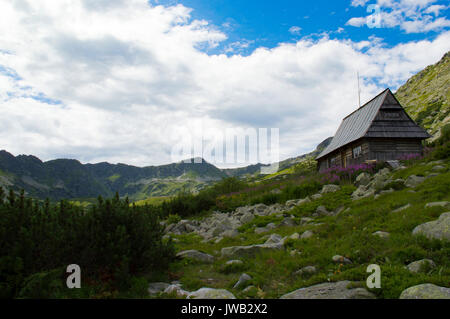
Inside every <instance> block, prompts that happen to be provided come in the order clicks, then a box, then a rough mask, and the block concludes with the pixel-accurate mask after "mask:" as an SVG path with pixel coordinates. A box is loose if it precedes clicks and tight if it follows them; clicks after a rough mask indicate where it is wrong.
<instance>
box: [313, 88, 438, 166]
mask: <svg viewBox="0 0 450 319" xmlns="http://www.w3.org/2000/svg"><path fill="white" fill-rule="evenodd" d="M382 106H383V107H384V108H389V109H392V108H394V109H397V110H402V111H403V112H404V113H405V114H406V117H407V118H408V119H409V121H406V125H405V123H402V126H403V127H405V129H399V127H394V125H392V124H390V125H389V126H386V125H384V124H383V123H382V124H383V125H380V126H379V127H381V128H382V129H377V127H378V126H377V125H374V120H375V118H376V116H377V114H378V112H379V110H380V108H382ZM386 128H387V129H386ZM362 137H410V138H412V137H413V138H422V139H426V138H429V137H430V135H429V134H428V133H427V132H426V131H424V130H423V129H422V128H421V127H419V126H418V125H417V124H415V123H414V121H413V120H412V119H411V118H410V117H409V116H408V115H407V113H406V112H405V111H404V110H403V108H402V107H401V105H400V103H399V102H398V101H397V99H396V98H395V96H394V94H393V93H392V92H391V90H390V89H386V90H384V91H383V92H381V93H380V94H378V95H377V96H375V97H374V98H373V99H372V100H370V101H369V102H367V103H366V104H364V105H363V106H361V107H360V108H359V109H357V110H356V111H354V112H353V113H351V114H349V115H347V116H346V117H345V118H344V119H343V120H342V123H341V125H340V126H339V128H338V130H337V132H336V135H335V136H334V137H333V140H332V141H331V143H330V144H329V145H328V147H327V148H325V149H324V150H323V151H322V153H320V154H319V156H317V159H319V158H321V157H324V156H325V155H328V154H330V153H332V152H333V151H335V150H337V149H339V148H341V147H342V146H345V145H347V144H349V143H351V142H354V141H356V140H358V139H360V138H362Z"/></svg>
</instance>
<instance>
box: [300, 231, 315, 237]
mask: <svg viewBox="0 0 450 319" xmlns="http://www.w3.org/2000/svg"><path fill="white" fill-rule="evenodd" d="M313 236H314V233H313V232H312V231H310V230H307V231H305V232H304V233H303V234H302V235H301V236H300V238H301V239H308V238H311V237H313Z"/></svg>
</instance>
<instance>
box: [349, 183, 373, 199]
mask: <svg viewBox="0 0 450 319" xmlns="http://www.w3.org/2000/svg"><path fill="white" fill-rule="evenodd" d="M373 195H375V189H373V188H369V187H367V186H364V185H360V186H359V187H358V188H357V189H356V190H355V191H354V192H353V193H352V199H353V200H357V199H361V198H365V197H369V196H373Z"/></svg>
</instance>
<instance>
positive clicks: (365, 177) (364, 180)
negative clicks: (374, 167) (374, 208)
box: [355, 172, 370, 186]
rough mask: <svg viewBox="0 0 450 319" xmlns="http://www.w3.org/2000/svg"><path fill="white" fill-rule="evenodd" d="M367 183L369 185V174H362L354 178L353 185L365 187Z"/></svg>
mask: <svg viewBox="0 0 450 319" xmlns="http://www.w3.org/2000/svg"><path fill="white" fill-rule="evenodd" d="M369 183H370V175H369V173H366V172H364V173H361V174H359V175H358V176H357V177H356V180H355V184H356V185H357V186H359V185H364V186H366V185H367V184H369Z"/></svg>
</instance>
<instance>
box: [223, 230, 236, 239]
mask: <svg viewBox="0 0 450 319" xmlns="http://www.w3.org/2000/svg"><path fill="white" fill-rule="evenodd" d="M237 236H239V232H238V231H237V230H236V229H230V230H226V231H224V232H223V233H222V237H229V238H234V237H237Z"/></svg>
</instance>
